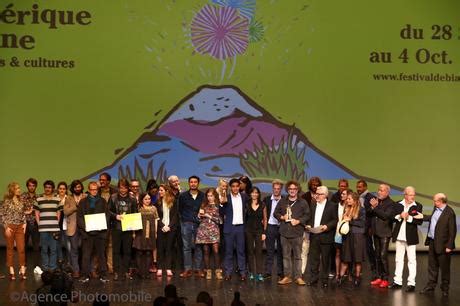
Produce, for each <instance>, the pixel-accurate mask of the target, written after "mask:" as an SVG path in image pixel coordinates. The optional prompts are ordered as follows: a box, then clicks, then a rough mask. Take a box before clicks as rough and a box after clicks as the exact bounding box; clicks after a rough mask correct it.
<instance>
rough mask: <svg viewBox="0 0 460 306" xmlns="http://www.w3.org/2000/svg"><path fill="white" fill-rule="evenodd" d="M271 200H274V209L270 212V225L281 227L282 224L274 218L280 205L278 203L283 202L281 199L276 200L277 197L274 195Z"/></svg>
mask: <svg viewBox="0 0 460 306" xmlns="http://www.w3.org/2000/svg"><path fill="white" fill-rule="evenodd" d="M270 199H271V200H272V209H271V211H270V218H269V219H268V224H271V225H279V224H280V222H279V221H278V220H277V219H276V218H275V217H274V216H273V213H274V212H275V209H276V205H278V202H279V201H280V200H281V197H280V198H279V199H278V200H276V199H275V197H274V196H273V195H272V197H271V198H270Z"/></svg>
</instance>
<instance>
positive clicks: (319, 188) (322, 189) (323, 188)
mask: <svg viewBox="0 0 460 306" xmlns="http://www.w3.org/2000/svg"><path fill="white" fill-rule="evenodd" d="M318 191H320V192H322V193H324V194H325V195H326V196H327V195H328V194H329V189H327V187H326V186H319V187H318V188H316V193H318Z"/></svg>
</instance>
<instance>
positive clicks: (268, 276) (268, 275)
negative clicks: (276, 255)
mask: <svg viewBox="0 0 460 306" xmlns="http://www.w3.org/2000/svg"><path fill="white" fill-rule="evenodd" d="M263 277H264V279H267V278H271V277H272V275H271V274H269V273H265V274H264V275H263Z"/></svg>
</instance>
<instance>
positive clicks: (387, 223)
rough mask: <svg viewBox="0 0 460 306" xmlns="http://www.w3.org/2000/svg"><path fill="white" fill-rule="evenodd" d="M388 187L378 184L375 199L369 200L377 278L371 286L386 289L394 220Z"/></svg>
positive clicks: (392, 203)
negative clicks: (389, 246) (389, 247)
mask: <svg viewBox="0 0 460 306" xmlns="http://www.w3.org/2000/svg"><path fill="white" fill-rule="evenodd" d="M389 195H390V186H389V185H387V184H380V185H379V189H378V191H377V199H376V198H372V199H371V200H370V204H371V206H370V212H369V213H367V214H366V215H368V216H370V217H371V218H372V219H371V222H372V232H373V234H374V236H373V238H374V248H375V259H376V267H377V278H376V279H374V280H372V281H371V285H372V286H379V287H380V288H387V287H388V285H389V283H388V272H389V271H388V245H389V243H390V239H391V236H392V225H393V219H394V209H395V207H394V202H393V200H392V199H391V198H390V196H389Z"/></svg>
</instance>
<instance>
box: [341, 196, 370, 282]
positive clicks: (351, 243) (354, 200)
mask: <svg viewBox="0 0 460 306" xmlns="http://www.w3.org/2000/svg"><path fill="white" fill-rule="evenodd" d="M342 221H343V222H348V223H349V228H350V229H349V231H348V234H346V235H343V246H342V254H341V255H342V256H341V259H342V264H341V267H340V278H339V280H338V284H339V285H341V284H342V283H343V280H344V277H343V276H344V275H345V272H347V269H348V268H349V266H350V265H351V264H352V263H353V264H354V271H355V276H354V280H353V283H354V285H355V286H359V285H360V283H361V267H362V262H363V261H364V259H365V257H366V237H365V224H366V211H365V209H364V207H361V204H360V202H359V195H358V194H357V193H356V192H352V193H351V194H349V195H348V196H347V200H346V207H345V210H344V213H343V217H342ZM339 230H340V229H339Z"/></svg>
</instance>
